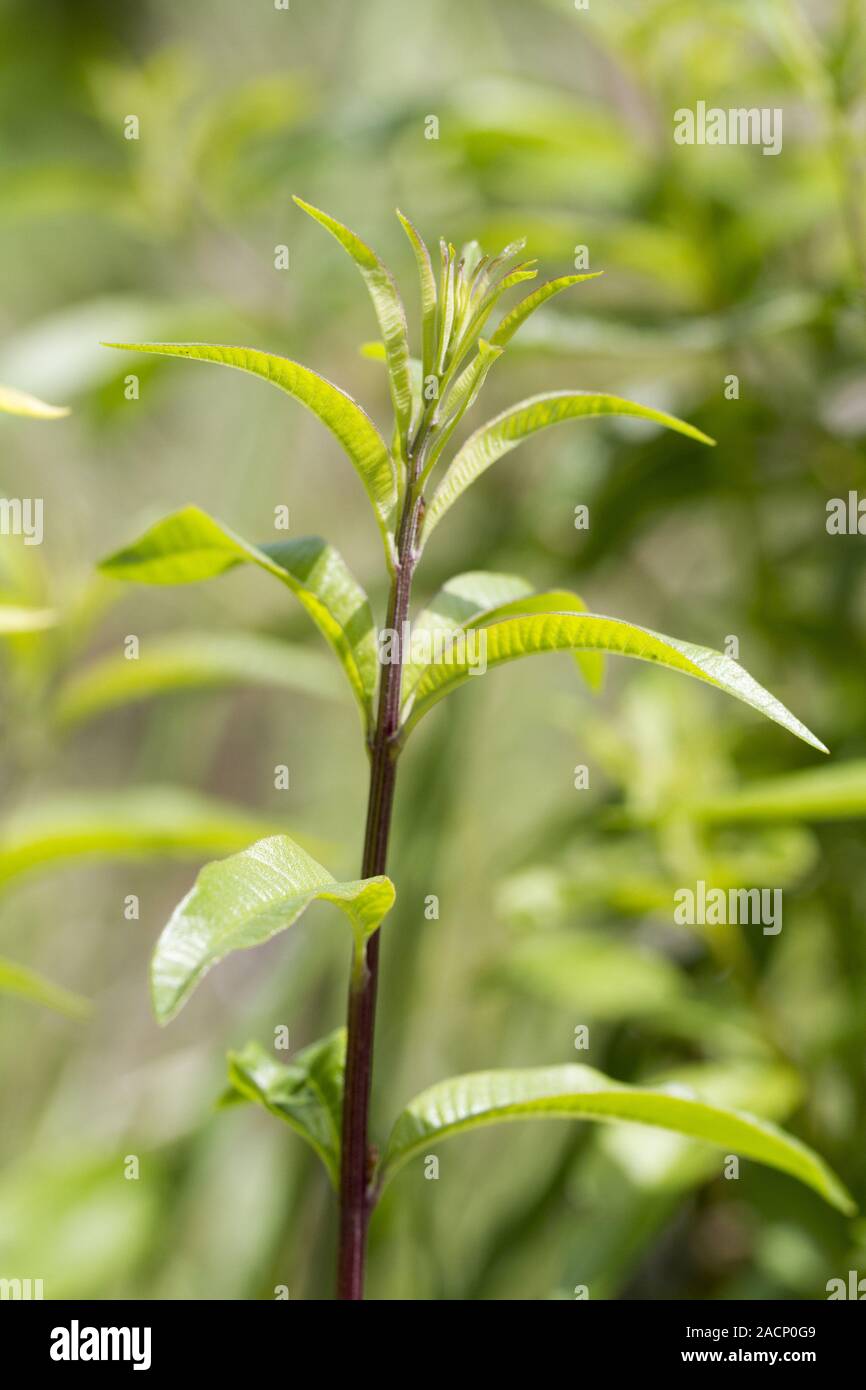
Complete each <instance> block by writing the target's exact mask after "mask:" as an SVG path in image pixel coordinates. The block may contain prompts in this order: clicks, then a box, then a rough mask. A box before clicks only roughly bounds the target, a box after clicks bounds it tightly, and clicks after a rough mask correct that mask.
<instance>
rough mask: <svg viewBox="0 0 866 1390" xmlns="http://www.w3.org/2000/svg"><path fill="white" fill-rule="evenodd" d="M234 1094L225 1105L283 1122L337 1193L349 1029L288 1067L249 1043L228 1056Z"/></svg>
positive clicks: (323, 1041) (313, 1047) (315, 1045)
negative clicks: (243, 1105)
mask: <svg viewBox="0 0 866 1390" xmlns="http://www.w3.org/2000/svg"><path fill="white" fill-rule="evenodd" d="M228 1063H229V1083H230V1086H231V1088H232V1089H231V1091H230V1092H229V1093H228V1095H227V1096H225V1097H224V1098H223V1103H224V1104H231V1103H233V1102H234V1101H236V1100H246V1101H253V1102H255V1103H256V1104H258V1105H263V1106H264V1107H265V1109H266V1110H269V1111H270V1113H271V1114H272V1115H276V1116H277V1117H278V1119H281V1120H283V1121H285V1123H286V1124H287V1125H290V1126H291V1128H292V1129H293V1130H295V1131H296V1133H298V1134H300V1135H301V1137H302V1138H303V1139H305V1140H306V1141H307V1143H308V1144H309V1145H310V1146H311V1148H313V1149H314V1150H315V1152H316V1153H317V1154H318V1155H319V1158H320V1159H321V1160H322V1162H323V1163H324V1165H325V1168H326V1170H327V1173H328V1176H329V1178H330V1179H331V1182H332V1183H333V1185H334V1187H335V1188H336V1187H337V1185H338V1183H339V1175H340V1133H341V1130H342V1120H343V1116H342V1105H343V1081H344V1075H345V1069H346V1030H345V1029H344V1028H338V1029H337V1031H336V1032H335V1033H330V1034H329V1035H328V1037H326V1038H321V1039H320V1040H319V1041H318V1042H315V1043H312V1044H311V1045H310V1046H309V1047H305V1048H304V1050H303V1051H302V1052H299V1053H298V1055H297V1057H295V1058H294V1060H293V1061H292V1062H291V1063H290V1064H289V1065H285V1064H284V1063H282V1062H278V1061H277V1060H276V1058H275V1057H274V1056H273V1055H272V1053H270V1052H267V1051H266V1050H265V1049H264V1048H263V1047H261V1046H260V1045H259V1044H258V1043H255V1042H251V1043H248V1044H247V1046H246V1047H245V1048H244V1049H243V1051H242V1052H230V1053H229V1056H228Z"/></svg>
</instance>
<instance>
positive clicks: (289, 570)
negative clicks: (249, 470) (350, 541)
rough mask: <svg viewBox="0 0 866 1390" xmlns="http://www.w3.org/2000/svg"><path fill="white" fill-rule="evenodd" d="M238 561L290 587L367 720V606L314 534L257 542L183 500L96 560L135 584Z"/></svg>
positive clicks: (371, 657)
mask: <svg viewBox="0 0 866 1390" xmlns="http://www.w3.org/2000/svg"><path fill="white" fill-rule="evenodd" d="M240 564H255V565H259V566H260V568H261V569H263V570H266V571H267V573H268V574H272V575H274V576H275V577H276V578H277V579H280V580H282V582H283V583H284V584H285V585H286V586H287V587H288V588H289V589H291V591H292V593H293V594H294V595H295V597H296V598H297V599H298V601H299V602H300V603H301V604H302V605H303V607H304V608H305V609H306V610H307V612H308V613H309V615H310V617H311V618H312V620H313V622H314V623H315V624H316V627H317V628H318V629H319V631H320V632H321V634H322V636H323V637H324V638H325V641H326V642H328V644H329V645H330V646H331V647H332V648H333V650H334V651H335V652H336V654H337V656H338V657H339V659H340V662H341V664H342V666H343V669H344V670H345V672H346V675H347V676H348V678H349V683H350V685H351V687H352V690H353V692H354V694H355V697H356V699H357V700H358V703H359V705H360V707H361V712H362V715H363V718H364V721H365V724H367V723H369V722H370V721H371V720H372V717H373V693H374V690H375V686H376V680H377V676H378V669H379V667H378V658H377V654H376V635H375V630H374V625H373V614H372V610H371V608H370V603H369V600H368V599H367V595H366V594H365V593H364V591H363V589H362V588H361V586H360V585H359V584H358V583H357V581H356V580H355V579H354V578H353V577H352V575H351V573H350V572H349V570H348V568H347V566H346V563H345V561H344V560H343V559H342V557H341V556H340V554H339V552H338V551H336V550H335V549H334V547H333V546H331V545H327V544H326V542H325V541H323V540H320V539H319V538H318V537H317V536H304V537H302V538H301V539H300V540H292V541H279V542H277V543H275V544H270V545H265V546H261V547H259V546H255V545H250V544H249V542H247V541H245V540H242V539H241V537H240V536H237V535H235V533H234V532H233V531H230V530H229V528H228V527H227V526H223V525H222V523H221V522H218V521H215V520H214V518H213V517H211V516H208V514H207V512H203V511H200V510H199V508H198V507H185V508H184V509H183V511H180V512H174V513H172V515H171V516H167V517H165V518H164V519H163V520H162V521H158V522H157V523H156V525H155V526H152V527H151V528H150V530H149V531H145V533H144V535H143V536H141V537H140V538H139V540H137V541H135V542H133V544H132V545H129V546H125V547H124V548H123V549H122V550H118V551H116V552H115V554H114V555H110V556H109V557H108V558H107V559H106V560H103V561H102V564H101V565H100V569H101V570H102V571H103V573H105V574H110V575H112V576H113V577H114V578H116V579H125V580H132V581H133V582H135V583H140V584H190V583H193V582H194V581H196V580H201V579H212V578H213V577H214V576H216V575H220V574H223V573H225V571H226V570H230V569H233V568H234V567H235V566H236V565H240Z"/></svg>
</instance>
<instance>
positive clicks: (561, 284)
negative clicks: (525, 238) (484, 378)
mask: <svg viewBox="0 0 866 1390" xmlns="http://www.w3.org/2000/svg"><path fill="white" fill-rule="evenodd" d="M603 274H604V271H603V270H593V271H588V272H587V273H586V274H585V275H562V276H560V278H559V279H558V280H548V282H547V284H546V285H542V286H541V287H540V288H539V289H537V290H536V291H535V293H534V294H528V295H527V296H526V298H525V299H522V300H521V301H520V303H519V304H517V305H515V307H514V308H513V309H512V310H511V311H510V313H507V314H506V315H505V317H504V318H503V319H502V321H501V323H500V324H499V326H498V328H497V329H496V332H495V333H493V334H492V335H491V338H490V341H491V342H492V343H494V344H496V345H497V346H498V347H505V344H506V343H507V342H509V340H510V339H511V338H513V337H514V334H515V333H516V332H517V330H518V328H519V327H520V326H521V324H522V323H525V322H526V320H527V319H528V318H529V317H530V315H531V314H534V313H535V310H536V309H539V308H540V307H541V305H542V304H545V303H546V302H547V300H548V299H551V298H552V297H553V295H555V294H559V293H560V291H561V290H567V289H568V288H569V286H570V285H579V284H580V283H581V281H582V280H597V279H598V277H599V275H603Z"/></svg>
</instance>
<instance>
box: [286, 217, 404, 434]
mask: <svg viewBox="0 0 866 1390" xmlns="http://www.w3.org/2000/svg"><path fill="white" fill-rule="evenodd" d="M294 201H295V202H296V203H297V205H298V207H299V208H302V209H303V211H304V212H306V213H307V214H308V215H309V216H310V217H312V218H313V219H314V221H316V222H318V223H319V224H320V225H321V226H322V227H324V228H325V230H326V231H328V232H330V233H331V236H333V237H334V238H335V239H336V240H337V241H338V242H339V243H340V245H341V246H342V247H343V248H344V249H345V250H346V251H348V253H349V255H350V256H351V257H352V260H353V261H354V262H355V264H356V265H357V267H358V269H359V270H360V272H361V275H362V276H363V278H364V283H365V284H366V286H367V289H368V290H369V291H370V298H371V299H372V301H373V308H374V309H375V311H376V318H377V319H378V321H379V328H380V330H381V333H382V339H383V341H384V343H385V352H386V354H387V357H388V376H389V380H390V384H391V400H392V402H393V405H394V415H395V417H396V420H397V424H398V427H399V431H400V437H401V439H402V441H403V443H404V444H405V441H406V435H407V433H408V430H409V423H410V420H411V415H412V392H411V388H410V382H409V334H408V330H407V328H406V313H405V310H404V308H403V301H402V300H401V298H400V293H399V291H398V289H397V286H396V284H395V282H394V277H393V275H392V274H391V272H390V270H388V268H387V266H385V265H383V263H382V261H380V259H379V257H378V256H377V255H376V253H375V251H373V250H372V248H371V247H369V246H368V245H367V243H366V242H364V241H362V240H361V238H360V237H359V236H356V235H355V233H354V232H353V231H350V230H349V228H348V227H344V226H343V223H342V222H338V221H337V219H336V218H335V217H330V216H329V215H328V213H326V212H322V211H321V209H320V208H314V207H313V206H312V205H311V204H310V203H305V202H304V200H303V199H302V198H298V197H295V199H294Z"/></svg>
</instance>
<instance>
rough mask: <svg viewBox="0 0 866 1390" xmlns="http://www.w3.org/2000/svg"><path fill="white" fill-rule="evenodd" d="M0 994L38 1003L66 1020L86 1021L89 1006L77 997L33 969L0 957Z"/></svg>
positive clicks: (85, 1000)
mask: <svg viewBox="0 0 866 1390" xmlns="http://www.w3.org/2000/svg"><path fill="white" fill-rule="evenodd" d="M0 994H9V995H14V996H16V998H18V999H28V1000H29V1001H30V1002H31V1003H32V1004H42V1005H44V1007H45V1008H46V1009H53V1010H54V1011H55V1013H59V1014H66V1016H67V1017H68V1018H78V1019H81V1018H86V1017H87V1015H88V1014H89V1013H90V1003H89V1002H88V1000H87V999H82V997H81V995H80V994H72V993H71V992H70V991H69V990H68V989H63V987H62V986H61V985H55V984H54V983H53V982H52V981H51V980H46V979H45V976H44V975H38V974H37V973H36V971H35V970H28V968H27V967H26V966H25V965H17V964H16V963H15V961H11V960H4V959H2V958H0Z"/></svg>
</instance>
